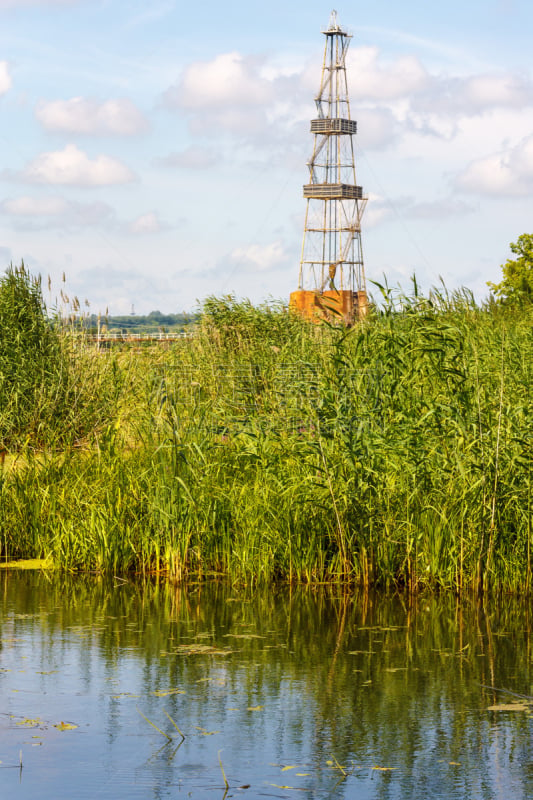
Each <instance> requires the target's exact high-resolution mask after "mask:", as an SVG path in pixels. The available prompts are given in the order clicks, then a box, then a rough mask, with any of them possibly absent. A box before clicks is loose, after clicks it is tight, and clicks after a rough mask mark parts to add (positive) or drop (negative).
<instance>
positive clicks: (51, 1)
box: [0, 0, 79, 11]
mask: <svg viewBox="0 0 533 800" xmlns="http://www.w3.org/2000/svg"><path fill="white" fill-rule="evenodd" d="M78 2H79V0H0V11H1V10H2V9H4V8H5V9H7V8H26V7H28V6H73V5H76V3H78Z"/></svg>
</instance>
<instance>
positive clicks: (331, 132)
mask: <svg viewBox="0 0 533 800" xmlns="http://www.w3.org/2000/svg"><path fill="white" fill-rule="evenodd" d="M322 33H323V34H324V35H325V37H326V42H325V47H324V60H323V64H322V76H321V80H320V88H319V91H318V95H317V96H316V98H315V103H316V108H317V116H316V118H315V119H312V120H311V133H312V134H314V147H313V154H312V156H311V159H310V160H309V161H308V163H307V166H308V168H309V183H307V184H306V185H305V186H304V187H303V194H304V198H306V200H307V209H306V214H305V223H304V235H303V243H302V254H301V259H300V271H299V279H298V290H297V291H295V292H292V293H291V297H290V307H291V308H292V309H293V310H294V311H296V312H298V313H300V314H302V315H303V316H305V317H307V318H309V319H312V318H321V317H322V318H324V317H327V318H330V319H332V320H335V319H337V320H339V319H341V320H343V321H344V322H345V323H347V324H351V323H353V321H354V320H355V319H357V318H361V317H363V316H364V315H365V313H366V311H367V308H368V301H367V294H366V280H365V270H364V264H363V249H362V243H361V218H362V216H363V212H364V210H365V206H366V203H367V198H366V197H365V196H364V195H363V189H362V188H361V186H358V185H357V181H356V174H355V152H354V136H355V134H356V132H357V122H355V120H352V119H351V116H350V101H349V97H348V83H347V79H346V54H347V52H348V47H349V44H350V39H351V38H352V37H351V35H350V34H348V33H347V32H346V31H344V30H342V28H341V27H340V25H339V24H338V21H337V12H336V11H332V12H331V16H330V19H329V25H328V28H327V30H325V31H322Z"/></svg>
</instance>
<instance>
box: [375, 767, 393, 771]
mask: <svg viewBox="0 0 533 800" xmlns="http://www.w3.org/2000/svg"><path fill="white" fill-rule="evenodd" d="M372 769H376V770H378V771H379V772H392V771H393V770H394V769H396V767H372Z"/></svg>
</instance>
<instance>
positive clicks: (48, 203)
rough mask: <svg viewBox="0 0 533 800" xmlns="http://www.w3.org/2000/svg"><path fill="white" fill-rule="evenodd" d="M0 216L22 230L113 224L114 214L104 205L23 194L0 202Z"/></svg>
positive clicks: (109, 207)
mask: <svg viewBox="0 0 533 800" xmlns="http://www.w3.org/2000/svg"><path fill="white" fill-rule="evenodd" d="M0 214H4V215H5V216H8V217H12V218H13V219H14V220H16V225H17V227H20V228H24V229H32V230H35V229H48V228H50V226H53V227H56V228H72V227H75V228H80V227H91V226H95V225H115V224H116V222H115V212H114V211H113V209H112V208H111V206H109V205H108V204H107V203H102V202H95V203H79V202H75V201H68V200H66V199H65V198H64V197H58V196H54V195H52V196H48V197H32V196H30V195H22V196H20V197H13V198H8V199H6V200H4V201H3V202H2V203H0Z"/></svg>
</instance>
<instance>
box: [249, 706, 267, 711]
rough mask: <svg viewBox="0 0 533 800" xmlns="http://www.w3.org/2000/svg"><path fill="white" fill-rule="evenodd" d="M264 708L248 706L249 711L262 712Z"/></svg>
mask: <svg viewBox="0 0 533 800" xmlns="http://www.w3.org/2000/svg"><path fill="white" fill-rule="evenodd" d="M262 708H264V706H248V708H247V709H246V710H247V711H261V709H262Z"/></svg>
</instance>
